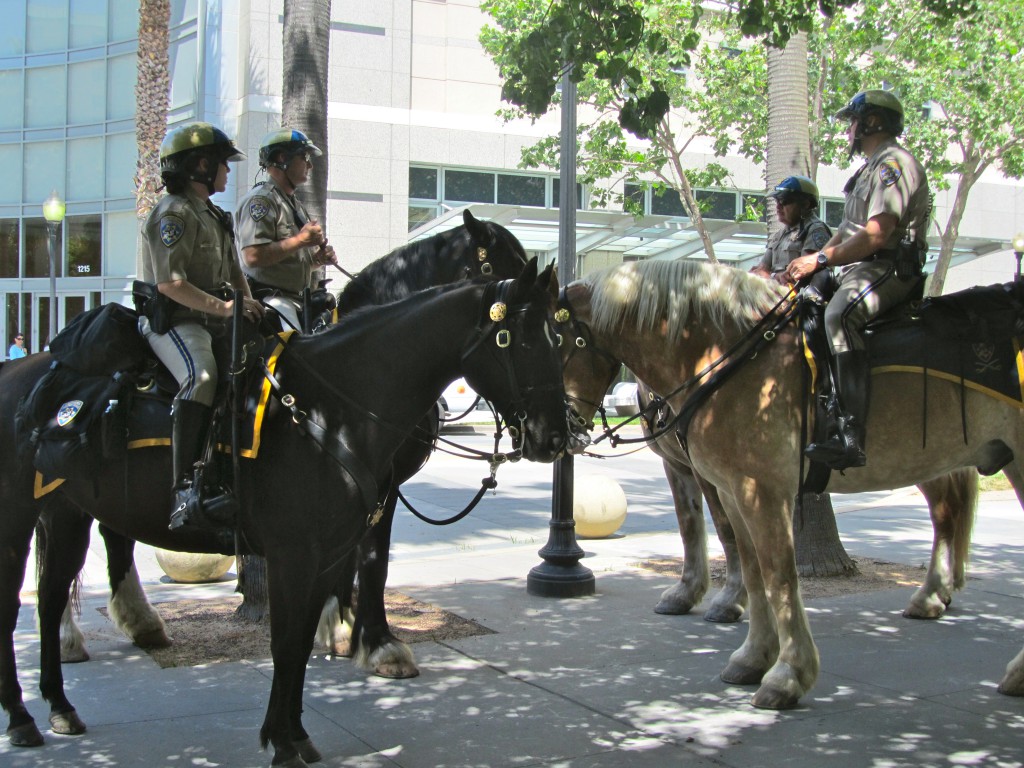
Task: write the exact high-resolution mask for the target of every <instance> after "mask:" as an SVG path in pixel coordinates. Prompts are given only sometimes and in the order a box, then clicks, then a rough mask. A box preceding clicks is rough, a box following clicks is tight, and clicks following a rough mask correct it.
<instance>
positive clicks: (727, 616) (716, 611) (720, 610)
mask: <svg viewBox="0 0 1024 768" xmlns="http://www.w3.org/2000/svg"><path fill="white" fill-rule="evenodd" d="M742 615H743V608H740V607H737V606H735V605H712V606H711V607H710V608H708V609H707V610H706V611H704V621H710V622H713V623H715V624H735V623H736V622H737V621H739V620H740V616H742Z"/></svg>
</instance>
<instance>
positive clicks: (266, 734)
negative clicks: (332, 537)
mask: <svg viewBox="0 0 1024 768" xmlns="http://www.w3.org/2000/svg"><path fill="white" fill-rule="evenodd" d="M319 568H320V562H319V561H318V560H317V558H315V557H310V556H309V553H308V552H304V553H294V556H293V557H290V558H289V557H282V559H281V560H280V561H277V560H270V559H268V561H267V576H268V585H269V589H270V651H271V654H272V655H273V658H274V679H273V683H272V685H271V688H270V701H269V703H268V705H267V714H266V717H265V718H264V721H263V727H262V728H261V729H260V744H261V745H262V746H263V747H264V748H266V746H267V744H268V742H269V743H270V744H273V746H274V757H273V760H272V761H271V765H272V766H284V767H285V768H303V767H304V766H306V765H307V764H308V763H312V762H317V761H319V760H320V753H319V751H318V750H317V749H316V747H315V746H314V745H313V742H312V740H311V739H310V738H309V734H308V733H306V730H305V728H303V726H302V691H303V686H304V685H305V680H306V664H307V663H308V661H309V656H310V654H311V653H312V651H313V641H314V637H315V635H316V627H317V624H318V622H319V621H320V613H321V608H322V606H323V604H324V602H325V601H326V599H327V596H328V595H329V594H330V586H331V584H330V583H329V582H328V581H327V580H326V579H325V578H324V577H323V576H320V577H319V578H318V576H317V571H318V570H319Z"/></svg>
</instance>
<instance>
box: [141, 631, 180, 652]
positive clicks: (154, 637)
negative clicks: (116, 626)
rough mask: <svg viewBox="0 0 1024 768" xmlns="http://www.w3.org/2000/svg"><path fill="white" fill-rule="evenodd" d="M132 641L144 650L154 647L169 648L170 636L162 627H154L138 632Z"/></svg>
mask: <svg viewBox="0 0 1024 768" xmlns="http://www.w3.org/2000/svg"><path fill="white" fill-rule="evenodd" d="M132 643H133V644H134V645H135V646H136V647H138V648H141V649H142V650H144V651H149V650H152V649H154V648H170V647H171V638H169V637H168V636H167V633H166V632H164V631H163V629H154V630H152V631H150V632H140V633H139V634H137V635H135V637H133V638H132Z"/></svg>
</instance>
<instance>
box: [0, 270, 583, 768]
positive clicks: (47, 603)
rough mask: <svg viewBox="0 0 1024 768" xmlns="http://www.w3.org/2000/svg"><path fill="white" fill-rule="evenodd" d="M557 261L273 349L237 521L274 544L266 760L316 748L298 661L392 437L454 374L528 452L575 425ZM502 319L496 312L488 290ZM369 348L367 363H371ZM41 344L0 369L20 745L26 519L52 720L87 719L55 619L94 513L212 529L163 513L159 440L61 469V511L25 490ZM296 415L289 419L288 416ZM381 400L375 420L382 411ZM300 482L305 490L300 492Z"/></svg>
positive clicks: (257, 540) (7, 677)
mask: <svg viewBox="0 0 1024 768" xmlns="http://www.w3.org/2000/svg"><path fill="white" fill-rule="evenodd" d="M552 287H553V280H552V277H551V268H550V267H549V268H548V269H546V270H544V272H542V273H541V274H540V275H538V274H537V265H536V261H535V260H534V261H531V262H529V263H528V265H527V266H526V268H525V269H524V270H523V273H522V275H521V276H520V277H519V278H517V279H516V280H513V281H504V282H501V283H497V282H493V281H473V282H470V283H468V284H461V285H457V286H448V287H446V288H435V289H432V290H429V291H426V292H423V293H421V294H417V295H414V296H412V297H410V298H408V299H405V300H403V301H400V302H397V303H394V304H389V305H387V306H384V307H379V308H367V309H364V310H361V311H360V312H358V313H355V314H354V315H352V316H350V317H349V319H348V321H347V322H345V323H343V324H340V325H338V326H337V327H335V328H332V329H330V330H328V331H326V332H324V333H322V334H320V335H316V336H309V337H301V338H295V339H294V340H293V341H291V343H290V344H289V345H288V346H287V348H286V350H285V352H284V353H283V354H282V355H281V357H280V361H279V363H278V368H277V378H278V381H279V382H280V385H281V391H280V393H279V395H282V396H283V395H284V394H287V395H290V396H291V398H294V405H293V407H292V408H289V407H286V406H285V404H284V403H285V402H289V401H290V400H291V398H284V397H281V399H275V400H274V401H272V404H271V406H270V407H269V408H268V410H267V413H266V416H265V419H264V425H263V433H262V440H261V448H260V452H259V455H258V457H257V458H256V459H253V460H245V461H243V462H242V465H241V471H242V478H241V480H242V483H241V494H242V498H241V501H242V509H243V512H242V515H241V521H240V529H241V532H242V534H243V535H244V537H245V539H246V541H248V543H249V544H250V546H251V547H252V548H253V550H254V551H255V552H257V553H259V554H261V555H263V556H264V557H266V559H267V564H268V580H269V584H270V605H271V652H272V655H273V662H274V678H273V685H272V688H271V693H270V701H269V704H268V708H267V714H266V718H265V720H264V723H263V727H262V729H261V731H260V741H261V743H262V744H263V745H264V746H266V744H267V743H268V742H269V743H272V744H273V746H274V750H275V754H274V758H273V763H272V764H273V765H286V766H291V767H292V768H297V767H298V766H304V765H306V763H307V761H315V760H317V759H319V753H318V752H317V751H316V749H315V747H314V746H313V745H312V743H311V741H310V739H309V736H308V734H307V733H306V731H305V730H304V728H303V727H302V722H301V711H302V691H303V682H304V676H305V665H306V662H307V660H308V657H309V654H310V651H311V649H312V645H313V635H314V632H315V628H316V624H317V621H318V619H319V616H320V610H321V606H322V605H323V604H324V601H325V599H326V597H327V596H328V594H329V593H330V592H331V590H332V589H333V587H334V585H335V583H336V580H337V572H336V566H337V564H338V563H340V562H342V561H343V560H344V558H345V557H346V556H347V555H348V554H349V553H350V552H351V550H352V549H353V547H355V546H356V544H357V543H358V542H359V541H360V540H361V539H362V538H363V537H364V536H365V534H366V533H367V531H368V530H370V529H372V528H373V527H374V525H375V524H376V523H377V520H378V517H377V515H376V514H374V512H375V507H376V504H377V503H378V501H379V500H380V499H382V498H383V495H384V489H386V488H387V487H388V484H389V483H390V475H391V464H392V459H393V457H394V454H395V452H396V451H397V450H398V449H399V447H400V446H401V445H402V443H403V442H404V441H405V440H406V438H407V436H408V435H409V434H410V432H411V431H412V430H413V429H414V428H415V426H416V424H417V423H418V422H419V421H420V420H421V419H422V417H423V415H424V414H425V413H428V412H429V411H430V410H431V409H432V408H433V407H434V404H435V402H436V400H437V398H438V397H439V396H440V394H441V392H442V390H443V389H444V387H445V386H446V385H447V384H448V383H449V382H450V381H452V380H453V379H455V378H456V377H458V376H459V375H462V376H465V378H466V379H467V381H468V382H469V383H470V385H471V386H472V387H473V388H474V389H476V390H477V391H478V392H480V393H481V394H482V395H484V396H485V397H487V398H488V399H489V400H491V401H492V402H493V403H495V405H496V406H497V408H498V410H499V412H500V413H501V414H503V415H504V416H505V417H512V416H513V415H514V416H515V420H516V424H517V426H521V433H520V437H519V440H520V445H521V449H522V452H523V455H524V457H526V458H528V459H531V460H537V461H552V460H554V459H555V458H556V457H557V456H558V455H559V454H560V453H561V451H562V450H563V447H564V445H565V443H566V439H567V433H568V424H567V418H566V409H565V394H564V390H563V388H562V384H561V364H560V360H559V356H558V351H557V348H556V338H555V334H554V332H553V329H552V326H551V321H550V317H551V311H552V309H553V306H554V293H553V291H552ZM499 302H500V303H503V304H504V305H505V306H507V313H506V316H505V318H504V319H501V320H500V321H499V322H495V321H493V320H491V319H490V318H491V317H497V316H500V315H501V314H502V313H501V312H498V313H496V314H492V313H491V310H494V309H496V307H495V305H496V304H497V303H499ZM371 361H372V362H371ZM49 363H50V358H49V355H47V354H41V355H34V356H32V357H29V358H27V359H25V360H21V361H16V362H14V363H7V364H5V365H3V366H2V367H0V461H2V462H3V464H4V466H6V467H8V468H12V470H13V471H9V472H8V473H6V474H4V475H3V476H2V477H0V510H2V513H0V704H2V706H3V708H4V710H6V711H7V712H8V714H9V717H10V725H9V727H8V735H9V736H10V739H11V743H12V744H14V745H18V746H35V745H38V744H40V743H42V735H41V734H40V732H39V730H38V729H37V727H36V724H35V722H34V720H33V719H32V716H31V715H30V714H29V712H28V710H27V709H26V708H25V705H24V701H23V699H22V691H21V687H20V685H19V683H18V679H17V668H16V664H15V654H14V628H15V624H16V621H17V617H18V610H19V607H20V600H19V590H20V587H21V584H22V582H23V579H24V574H25V568H26V561H27V559H28V551H29V544H30V541H31V537H32V532H33V529H34V528H35V527H36V525H37V523H39V527H40V530H41V534H42V535H43V536H45V539H46V546H45V556H44V559H43V562H42V564H41V568H40V578H39V584H38V601H39V622H40V635H41V646H40V647H41V653H40V690H41V693H42V695H43V698H44V699H45V700H46V701H48V702H49V703H50V707H51V714H50V722H51V724H52V726H53V729H54V731H55V732H58V733H65V734H80V733H82V732H84V730H85V725H84V723H82V721H81V720H80V719H79V717H78V715H77V713H76V712H75V709H74V707H73V706H72V705H71V703H70V702H69V701H68V699H67V698H66V696H65V693H64V684H63V675H62V671H61V665H60V652H59V623H60V617H61V613H62V612H63V610H64V607H65V604H66V601H67V597H68V590H69V586H70V584H71V581H72V580H73V579H74V577H75V575H76V574H77V572H78V570H79V569H80V568H81V566H82V564H83V562H84V558H85V553H86V548H87V545H88V529H89V526H90V524H91V520H90V516H92V517H94V518H95V519H97V520H100V521H101V522H102V523H103V524H104V525H106V526H107V527H109V528H111V529H112V530H115V531H117V532H118V533H120V534H121V535H123V536H126V537H130V538H132V539H135V540H138V541H144V542H146V543H149V544H152V545H154V546H159V547H163V548H165V549H172V550H180V551H190V552H214V551H218V549H219V545H218V542H217V539H216V536H215V535H213V534H212V533H206V532H203V531H189V530H187V529H181V530H178V531H169V530H168V529H167V519H166V518H167V514H166V512H167V508H168V505H169V504H170V498H169V492H168V493H156V492H155V489H159V488H163V487H165V486H166V485H167V484H166V482H165V478H167V477H168V476H169V462H170V455H169V451H168V450H167V449H166V448H160V447H154V448H147V449H140V450H132V451H128V452H127V455H126V458H125V459H123V460H119V461H115V462H109V463H107V464H105V465H104V467H103V469H102V470H101V471H100V473H99V474H98V476H97V477H96V478H95V479H94V480H91V481H85V482H82V481H72V480H68V481H67V482H65V483H64V484H62V485H61V486H59V487H58V488H57V489H56V490H55V491H53V493H54V494H60V495H61V496H62V497H64V498H66V499H68V500H69V501H71V502H72V503H73V504H74V505H75V506H76V507H77V508H78V512H77V513H75V514H72V513H71V510H70V508H69V507H67V506H58V507H57V508H56V510H57V511H56V512H55V513H51V511H50V510H49V509H48V508H46V507H44V506H43V505H41V504H40V502H39V500H37V499H35V498H34V494H33V485H34V480H33V476H34V472H32V471H31V467H28V466H25V465H24V461H23V459H22V458H21V457H20V454H19V452H18V451H17V445H16V436H15V432H14V426H13V423H14V419H13V414H14V410H15V408H16V406H17V403H18V400H19V399H20V398H21V397H23V396H24V395H25V394H26V393H27V392H28V391H29V390H31V388H32V386H33V385H34V384H35V382H36V381H37V380H38V379H39V378H40V377H41V376H42V375H43V374H44V373H45V371H46V370H47V369H48V367H49ZM297 413H299V414H301V418H299V422H300V424H299V425H297V424H296V422H295V414H297ZM385 413H386V414H388V416H387V417H386V418H385V417H383V416H381V415H380V414H385ZM295 489H302V493H301V494H297V493H296V492H295Z"/></svg>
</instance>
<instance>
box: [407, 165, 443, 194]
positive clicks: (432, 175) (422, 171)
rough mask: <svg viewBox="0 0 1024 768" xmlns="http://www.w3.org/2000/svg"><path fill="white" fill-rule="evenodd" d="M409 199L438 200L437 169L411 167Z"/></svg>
mask: <svg viewBox="0 0 1024 768" xmlns="http://www.w3.org/2000/svg"><path fill="white" fill-rule="evenodd" d="M409 197H412V198H417V199H420V200H438V199H439V198H438V196H437V169H436V168H415V167H413V166H410V167H409Z"/></svg>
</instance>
